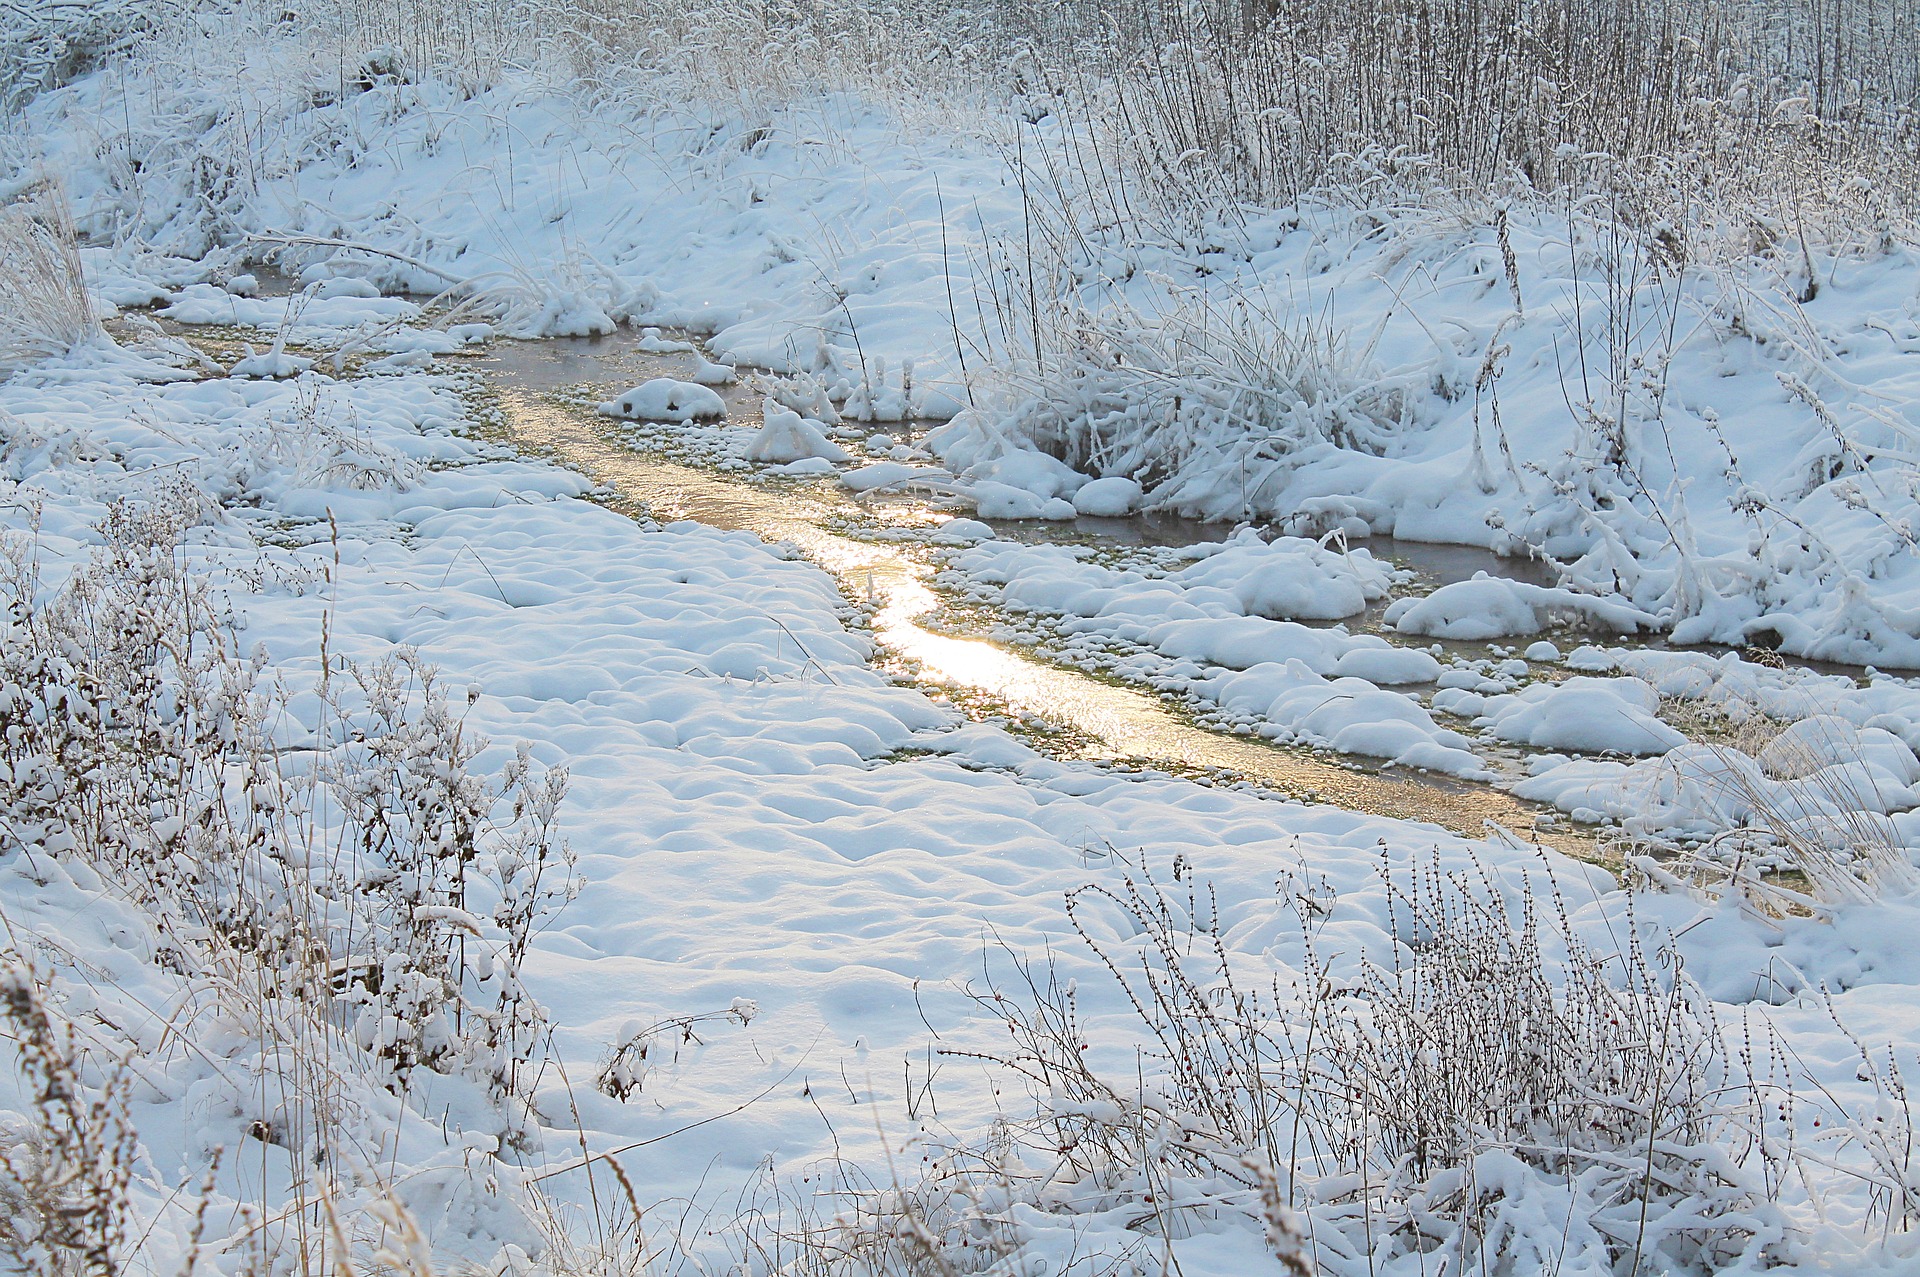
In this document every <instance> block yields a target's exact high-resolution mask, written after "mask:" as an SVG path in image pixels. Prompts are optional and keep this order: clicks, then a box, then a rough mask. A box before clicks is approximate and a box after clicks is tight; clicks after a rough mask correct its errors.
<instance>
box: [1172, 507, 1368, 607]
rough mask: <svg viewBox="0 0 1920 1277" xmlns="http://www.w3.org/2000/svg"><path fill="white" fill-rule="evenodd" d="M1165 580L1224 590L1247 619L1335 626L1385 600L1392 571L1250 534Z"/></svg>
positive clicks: (1363, 556) (1296, 541) (1295, 540)
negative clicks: (1322, 622) (1252, 617)
mask: <svg viewBox="0 0 1920 1277" xmlns="http://www.w3.org/2000/svg"><path fill="white" fill-rule="evenodd" d="M1195 548H1196V550H1197V549H1198V548H1199V547H1195ZM1170 579H1172V580H1174V581H1177V582H1179V583H1180V584H1181V585H1182V586H1186V587H1196V586H1198V587H1213V588H1217V589H1222V590H1225V591H1227V592H1228V593H1230V594H1232V595H1233V597H1234V598H1235V600H1236V601H1237V602H1238V604H1239V608H1240V611H1241V612H1242V613H1243V614H1244V615H1247V616H1266V617H1272V618H1274V619H1277V620H1292V619H1298V620H1307V621H1337V620H1339V619H1341V618H1342V617H1348V616H1353V615H1355V614H1356V613H1359V612H1362V611H1365V610H1366V606H1367V604H1368V603H1370V602H1372V601H1373V600H1375V599H1378V598H1382V597H1384V596H1385V595H1386V593H1387V588H1388V586H1389V585H1390V584H1391V583H1392V580H1393V569H1392V568H1390V567H1388V566H1387V565H1386V564H1384V563H1382V562H1380V561H1379V560H1378V559H1375V558H1374V557H1373V556H1372V555H1371V554H1369V553H1367V552H1366V551H1365V550H1354V551H1351V552H1349V553H1347V554H1340V553H1337V552H1335V551H1332V550H1328V549H1326V548H1325V547H1323V546H1321V545H1319V544H1318V543H1316V542H1313V541H1309V540H1306V539H1304V538H1302V537H1279V538H1276V539H1275V540H1273V541H1262V540H1261V539H1260V537H1259V535H1258V534H1257V533H1254V532H1252V531H1251V530H1249V531H1246V532H1242V533H1240V534H1239V535H1238V536H1235V537H1233V538H1232V539H1230V540H1228V541H1226V542H1223V543H1222V544H1221V545H1219V546H1218V547H1209V552H1208V553H1207V555H1206V557H1205V558H1203V559H1201V560H1200V562H1198V563H1196V564H1194V565H1193V566H1192V567H1190V568H1186V569H1183V570H1182V571H1180V572H1178V573H1175V574H1174V575H1173V576H1172V577H1171V578H1170Z"/></svg>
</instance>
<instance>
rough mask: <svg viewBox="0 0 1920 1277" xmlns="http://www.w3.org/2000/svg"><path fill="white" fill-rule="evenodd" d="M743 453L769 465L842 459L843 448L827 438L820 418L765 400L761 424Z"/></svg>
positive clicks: (845, 452)
mask: <svg viewBox="0 0 1920 1277" xmlns="http://www.w3.org/2000/svg"><path fill="white" fill-rule="evenodd" d="M746 457H747V459H748V460H749V461H760V462H765V463H767V464H769V465H790V464H792V463H793V462H796V461H805V460H810V459H814V458H818V459H820V460H823V461H845V460H847V451H846V449H844V448H842V447H841V446H840V445H839V444H837V443H834V442H833V441H832V440H831V439H829V438H827V436H826V427H825V426H824V425H822V424H821V423H820V422H818V421H809V420H808V419H806V418H805V417H802V416H801V415H800V414H799V413H797V412H794V411H792V410H791V409H788V408H782V407H780V406H779V405H778V404H776V403H773V402H771V401H769V402H768V404H767V407H766V413H765V418H764V424H762V425H761V427H760V430H759V432H758V433H756V434H755V435H754V436H753V440H752V442H750V443H748V444H747V450H746Z"/></svg>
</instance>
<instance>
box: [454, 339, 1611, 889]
mask: <svg viewBox="0 0 1920 1277" xmlns="http://www.w3.org/2000/svg"><path fill="white" fill-rule="evenodd" d="M597 362H598V361H594V360H592V359H591V357H590V356H587V357H583V356H582V354H581V353H579V352H576V351H573V350H570V349H555V348H554V346H553V345H552V344H549V343H539V344H537V345H536V344H528V345H522V346H519V347H518V348H517V349H511V350H505V349H503V350H497V351H496V352H495V353H494V355H493V356H492V357H490V358H488V359H487V360H486V363H487V364H489V365H492V368H491V370H490V371H491V372H492V377H493V381H494V388H495V390H496V392H497V393H498V394H499V396H500V401H501V406H502V408H503V410H504V415H505V422H504V424H505V426H506V429H507V431H508V434H509V437H510V438H511V439H512V441H513V442H514V443H515V444H517V445H518V446H520V447H523V448H526V449H529V450H532V451H538V452H544V453H548V454H550V455H552V456H554V457H555V458H556V459H559V460H561V461H563V462H565V463H566V464H568V465H571V466H573V467H576V468H577V469H579V470H581V471H583V472H585V473H587V474H589V475H590V476H592V477H593V478H594V479H596V480H597V481H599V482H601V483H604V484H606V485H608V486H609V487H611V488H612V489H614V490H615V491H616V492H618V493H619V495H620V497H621V498H622V499H623V500H624V501H628V502H632V503H636V504H637V505H640V506H643V507H644V508H645V509H646V510H647V511H648V512H649V513H650V514H651V515H652V516H653V517H655V518H658V519H661V520H666V521H670V520H675V519H692V520H697V521H698V522H701V523H705V524H707V525H709V526H712V527H716V528H722V529H728V530H743V531H747V532H751V533H753V534H754V535H755V536H758V537H760V538H762V539H764V540H767V541H786V542H790V543H792V544H793V545H794V546H796V547H797V548H798V549H799V550H800V551H801V552H803V553H804V554H805V555H806V556H807V557H808V558H809V559H811V560H812V561H813V562H815V563H817V564H819V565H820V566H821V567H823V568H825V569H826V570H828V571H830V572H832V573H834V574H835V575H836V576H837V577H839V579H840V580H841V582H842V584H843V586H844V587H845V588H846V589H847V590H848V591H849V592H850V593H851V594H853V595H854V596H855V597H858V598H864V599H868V600H869V601H871V602H872V604H873V605H874V607H875V609H876V611H875V615H874V618H873V628H874V631H875V636H876V637H877V638H878V639H879V641H880V642H881V643H882V644H884V645H885V646H886V647H887V648H889V649H890V650H891V651H892V652H893V653H894V654H895V655H896V656H897V657H899V658H902V659H903V660H905V661H906V662H909V663H911V665H912V666H913V667H914V668H915V671H916V674H917V676H918V677H919V678H920V679H922V680H923V681H924V682H926V683H928V684H932V685H940V686H944V687H947V688H952V689H956V690H960V691H965V692H970V693H975V694H982V695H985V696H987V697H990V698H992V699H994V700H996V701H999V702H1001V703H1004V704H1005V705H1006V706H1008V707H1009V708H1010V709H1012V710H1014V711H1016V712H1020V713H1025V714H1032V715H1034V716H1037V717H1039V718H1041V719H1043V720H1045V721H1047V722H1050V723H1054V724H1057V725H1059V726H1061V727H1064V728H1067V729H1070V730H1071V731H1072V732H1074V733H1076V734H1077V735H1079V736H1080V737H1082V738H1085V739H1086V740H1087V741H1089V742H1091V743H1090V744H1088V745H1086V746H1084V747H1083V748H1081V749H1079V750H1077V751H1076V752H1077V754H1078V756H1081V757H1094V758H1102V759H1109V760H1114V761H1129V762H1137V763H1142V764H1146V765H1149V766H1158V767H1164V768H1167V769H1169V770H1174V771H1180V772H1187V773H1191V772H1195V771H1202V772H1204V771H1209V770H1219V771H1226V772H1231V773H1236V774H1238V775H1240V776H1244V777H1246V778H1248V779H1250V780H1255V781H1258V782H1261V783H1263V784H1266V785H1270V786H1272V787H1274V788H1277V789H1279V790H1282V791H1284V792H1286V793H1289V794H1293V795H1297V796H1299V797H1302V798H1311V799H1314V800H1317V801H1321V802H1327V803H1333V804H1336V805H1338V806H1341V807H1345V808H1348V809H1351V810H1356V811H1365V812H1371V813H1375V814H1379V815H1385V816H1393V817H1400V818H1406V819H1414V820H1427V821H1432V822H1434V823H1436V824H1439V825H1442V826H1444V827H1446V828H1448V829H1451V830H1454V831H1455V832H1458V833H1462V834H1467V835H1469V836H1475V837H1478V836H1481V835H1483V834H1484V833H1485V832H1486V826H1487V822H1489V821H1492V822H1497V823H1498V824H1500V825H1502V826H1505V827H1506V828H1508V829H1510V830H1512V831H1514V832H1515V833H1517V834H1519V835H1521V836H1523V837H1528V838H1537V839H1538V840H1539V841H1541V842H1544V843H1547V844H1549V845H1552V846H1554V847H1556V848H1558V849H1560V850H1562V851H1566V852H1568V853H1570V854H1574V855H1579V856H1583V857H1587V858H1592V857H1593V856H1594V855H1595V846H1594V843H1593V841H1592V840H1591V839H1590V838H1588V837H1586V836H1584V835H1583V834H1581V833H1578V832H1572V831H1568V830H1566V829H1565V828H1564V827H1563V828H1561V829H1559V830H1552V831H1539V832H1536V831H1535V828H1534V822H1535V819H1536V817H1538V816H1539V815H1541V814H1542V813H1545V812H1547V810H1548V809H1547V808H1545V807H1539V806H1534V805H1532V804H1530V803H1527V802H1524V801H1522V800H1520V799H1517V798H1514V797H1512V796H1511V795H1509V794H1506V793H1504V792H1502V791H1500V790H1497V789H1494V788H1493V787H1491V786H1488V785H1484V784H1478V783H1473V782H1466V781H1458V780H1453V779H1450V778H1445V777H1438V776H1435V777H1428V776H1425V775H1421V774H1417V773H1405V772H1394V771H1378V770H1360V769H1357V768H1354V767H1348V766H1341V765H1338V764H1335V763H1331V762H1327V761H1324V760H1322V759H1320V758H1316V757H1314V756H1312V755H1310V754H1307V753H1305V752H1304V751H1295V750H1288V749H1282V748H1278V747H1274V746H1270V745H1267V744H1264V743H1262V742H1260V741H1258V740H1253V739H1248V738H1243V737H1238V736H1231V735H1227V734H1224V733H1220V732H1213V731H1209V730H1206V729H1205V728H1201V727H1196V726H1194V725H1193V724H1192V723H1190V722H1187V721H1185V720H1184V719H1183V717H1182V716H1181V714H1180V713H1179V712H1178V710H1177V709H1175V708H1174V707H1173V706H1171V705H1169V704H1168V703H1167V702H1165V701H1163V700H1161V699H1160V698H1159V697H1157V696H1155V695H1153V694H1151V693H1149V692H1145V691H1140V690H1136V689H1134V688H1131V687H1126V686H1121V685H1116V684H1112V683H1107V682H1103V681H1101V680H1099V679H1097V678H1093V677H1089V676H1087V675H1084V674H1081V673H1078V672H1076V671H1073V670H1071V669H1065V668H1061V667H1058V666H1054V665H1050V664H1046V663H1044V662H1041V661H1036V660H1032V659H1029V658H1027V657H1024V656H1022V655H1020V654H1019V653H1017V652H1014V651H1010V650H1008V649H1006V648H1003V647H999V646H997V645H995V644H993V643H989V642H986V641H983V640H978V639H965V638H956V637H953V636H951V635H946V634H939V633H935V632H934V631H932V630H929V629H928V628H926V627H925V625H923V624H922V621H923V619H924V618H928V617H930V616H931V615H932V614H933V613H934V612H935V611H937V610H938V608H939V607H940V605H941V602H942V600H941V598H940V596H939V595H938V594H936V593H935V591H934V590H933V589H932V588H931V587H930V585H929V578H930V577H931V576H932V574H933V569H932V568H930V567H928V566H927V565H925V564H922V563H920V562H919V561H917V560H916V559H915V558H914V557H913V556H912V555H911V554H909V553H907V552H906V551H905V550H903V549H900V548H897V547H894V546H891V545H887V544H884V543H874V542H868V541H862V540H855V539H853V538H851V537H847V536H843V535H840V534H839V533H836V532H834V531H832V530H831V525H832V524H833V523H834V522H835V521H836V519H843V518H844V517H845V514H846V511H845V510H840V509H836V507H835V506H834V505H833V504H832V503H830V502H828V501H825V500H820V499H817V498H814V497H812V496H810V495H809V494H808V493H807V492H805V491H804V490H796V489H794V488H792V487H789V486H785V485H782V486H780V487H762V486H758V485H755V484H752V483H748V482H745V481H739V480H733V479H729V478H726V477H723V476H720V475H716V474H712V473H709V472H706V471H703V470H698V469H695V468H693V467H690V466H685V465H679V464H676V463H674V462H671V461H667V460H663V459H659V458H656V457H652V456H648V455H646V454H644V453H640V452H636V451H634V450H633V449H632V448H630V447H628V446H626V445H625V444H623V443H622V442H621V441H620V440H619V438H618V426H617V425H616V424H615V423H613V422H611V421H609V420H607V419H606V418H602V417H599V416H597V415H596V414H595V413H594V412H593V411H592V410H591V409H590V408H586V407H574V406H567V405H563V404H560V403H556V402H555V401H554V400H552V399H551V398H549V397H547V396H546V395H544V394H542V393H540V389H541V388H543V387H552V386H559V385H566V384H578V383H579V382H584V381H600V382H604V381H605V380H607V378H608V374H609V372H610V371H613V370H611V369H609V368H608V367H606V366H604V365H599V366H595V365H596V364H597ZM530 364H538V365H544V366H540V367H537V368H535V367H529V365H530ZM522 373H528V374H531V375H530V376H525V377H523V376H521V375H520V374H522ZM741 407H743V408H744V407H745V405H744V404H742V405H741ZM742 415H743V414H739V413H736V415H735V420H736V423H739V422H740V420H741V417H742Z"/></svg>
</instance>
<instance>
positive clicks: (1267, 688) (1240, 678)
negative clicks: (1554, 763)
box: [1217, 660, 1486, 776]
mask: <svg viewBox="0 0 1920 1277" xmlns="http://www.w3.org/2000/svg"><path fill="white" fill-rule="evenodd" d="M1217 699H1218V700H1219V702H1220V704H1221V706H1222V707H1223V708H1225V709H1228V710H1237V711H1240V712H1243V713H1252V714H1256V715H1258V716H1259V717H1260V718H1261V719H1263V720H1265V721H1264V724H1263V726H1262V727H1261V728H1260V731H1261V733H1262V734H1263V735H1266V736H1271V737H1274V738H1276V739H1280V740H1283V741H1290V742H1294V743H1299V744H1307V745H1319V746H1324V747H1326V748H1329V749H1334V750H1338V751H1339V752H1341V753H1343V754H1365V755H1367V756H1368V757H1371V758H1384V759H1386V760H1387V761H1388V762H1389V763H1396V764H1400V765H1402V766H1406V767H1424V768H1427V769H1428V770H1430V771H1438V772H1447V773H1449V774H1451V775H1455V776H1484V775H1485V774H1486V768H1485V766H1484V765H1483V764H1482V763H1481V761H1480V759H1479V758H1478V757H1476V756H1475V755H1474V753H1473V750H1472V747H1471V744H1470V743H1469V742H1468V741H1467V739H1466V738H1465V737H1463V736H1461V735H1460V734H1459V733H1458V732H1452V731H1448V730H1447V729H1446V728H1444V727H1441V726H1439V725H1438V724H1437V723H1435V722H1434V721H1433V717H1432V715H1430V714H1428V713H1427V711H1426V710H1425V709H1423V708H1421V706H1420V704H1419V702H1417V701H1415V700H1414V699H1413V698H1412V697H1410V696H1406V695H1404V694H1402V693H1400V692H1387V691H1382V690H1381V689H1380V688H1377V687H1375V686H1374V685H1373V684H1371V683H1369V682H1366V681H1365V680H1363V679H1358V678H1334V679H1325V678H1322V677H1320V675H1319V674H1317V673H1315V672H1314V671H1313V670H1311V669H1309V668H1308V667H1307V664H1306V662H1304V661H1299V660H1290V661H1287V662H1286V663H1285V664H1284V665H1283V664H1277V663H1267V664H1264V665H1256V666H1254V667H1253V668H1251V669H1248V670H1243V671H1240V672H1238V673H1234V674H1228V675H1226V676H1224V677H1223V678H1221V679H1220V680H1219V688H1218V692H1217Z"/></svg>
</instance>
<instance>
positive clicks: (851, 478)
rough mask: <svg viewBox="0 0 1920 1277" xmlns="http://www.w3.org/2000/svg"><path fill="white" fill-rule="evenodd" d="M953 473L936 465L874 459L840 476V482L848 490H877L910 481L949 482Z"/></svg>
mask: <svg viewBox="0 0 1920 1277" xmlns="http://www.w3.org/2000/svg"><path fill="white" fill-rule="evenodd" d="M952 481H953V475H952V474H951V473H949V472H948V471H945V470H942V469H940V467H938V466H913V465H908V464H907V463H905V462H903V461H876V462H874V463H873V464H872V465H870V466H861V467H860V468H859V469H858V470H849V471H847V472H846V473H844V474H842V475H841V476H840V484H841V486H842V487H844V488H846V489H847V490H848V491H850V492H878V491H879V490H880V489H882V488H894V487H899V486H901V485H903V484H910V483H938V484H949V483H951V482H952Z"/></svg>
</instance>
